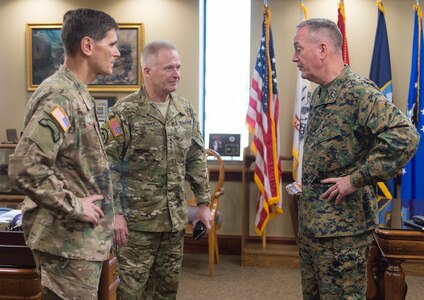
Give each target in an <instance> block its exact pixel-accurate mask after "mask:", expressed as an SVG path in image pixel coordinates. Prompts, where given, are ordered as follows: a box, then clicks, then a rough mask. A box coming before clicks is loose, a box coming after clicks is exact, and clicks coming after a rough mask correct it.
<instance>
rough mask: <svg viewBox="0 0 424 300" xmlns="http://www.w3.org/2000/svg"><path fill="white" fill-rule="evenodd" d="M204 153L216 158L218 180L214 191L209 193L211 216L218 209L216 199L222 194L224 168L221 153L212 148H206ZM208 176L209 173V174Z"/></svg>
mask: <svg viewBox="0 0 424 300" xmlns="http://www.w3.org/2000/svg"><path fill="white" fill-rule="evenodd" d="M206 154H207V155H208V156H213V157H215V158H216V160H217V162H218V180H217V183H216V187H215V191H214V192H213V193H211V205H210V209H211V214H212V216H215V212H216V211H217V210H218V204H219V203H218V199H219V196H221V195H222V194H224V179H225V169H224V161H223V160H222V158H221V155H219V153H218V152H216V151H215V150H212V149H206ZM208 172H209V173H210V169H209V167H208ZM209 178H210V174H209Z"/></svg>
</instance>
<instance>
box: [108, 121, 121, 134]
mask: <svg viewBox="0 0 424 300" xmlns="http://www.w3.org/2000/svg"><path fill="white" fill-rule="evenodd" d="M107 125H108V126H109V128H110V130H111V131H112V134H113V136H114V137H118V136H120V135H122V134H123V131H122V128H121V124H120V123H119V121H118V119H117V118H113V119H110V120H109V121H108V122H107Z"/></svg>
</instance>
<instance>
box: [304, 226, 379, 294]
mask: <svg viewBox="0 0 424 300" xmlns="http://www.w3.org/2000/svg"><path fill="white" fill-rule="evenodd" d="M371 242H372V231H368V232H365V233H362V234H359V235H355V236H346V237H337V238H332V237H329V238H313V237H312V238H310V237H307V236H302V237H300V238H299V244H300V247H299V252H300V257H301V260H300V266H301V275H302V292H303V299H304V300H320V299H325V300H339V299H350V300H353V299H358V300H362V299H365V293H366V283H367V273H366V265H367V258H368V253H369V247H370V245H371Z"/></svg>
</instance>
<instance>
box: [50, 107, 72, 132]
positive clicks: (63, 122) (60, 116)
mask: <svg viewBox="0 0 424 300" xmlns="http://www.w3.org/2000/svg"><path fill="white" fill-rule="evenodd" d="M50 114H51V115H52V116H53V118H55V120H56V121H57V123H58V124H59V125H60V127H62V130H63V132H65V133H66V132H68V130H69V128H70V127H71V123H70V122H69V119H68V117H67V116H66V113H65V111H64V110H63V109H62V107H60V106H59V105H58V106H56V108H55V109H53V110H52V111H51V112H50Z"/></svg>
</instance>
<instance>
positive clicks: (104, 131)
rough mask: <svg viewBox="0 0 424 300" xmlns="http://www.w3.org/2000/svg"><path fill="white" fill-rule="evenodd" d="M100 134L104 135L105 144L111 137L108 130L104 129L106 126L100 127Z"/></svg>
mask: <svg viewBox="0 0 424 300" xmlns="http://www.w3.org/2000/svg"><path fill="white" fill-rule="evenodd" d="M100 134H101V135H102V141H103V144H106V143H107V140H108V138H109V134H108V133H107V130H106V129H104V128H101V129H100Z"/></svg>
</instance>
